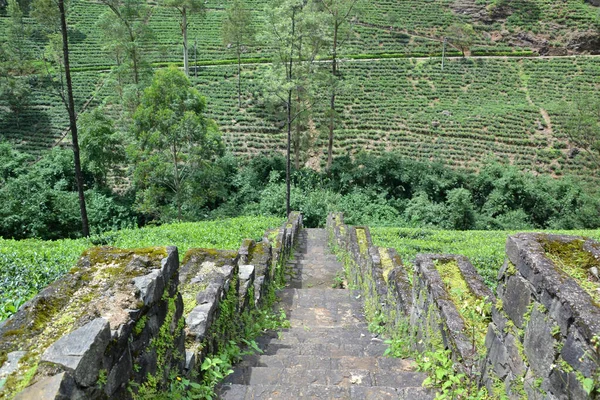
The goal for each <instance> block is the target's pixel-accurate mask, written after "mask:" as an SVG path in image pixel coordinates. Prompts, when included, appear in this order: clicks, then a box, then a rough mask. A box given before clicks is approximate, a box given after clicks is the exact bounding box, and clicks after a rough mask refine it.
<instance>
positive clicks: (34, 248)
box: [0, 217, 281, 320]
mask: <svg viewBox="0 0 600 400" xmlns="http://www.w3.org/2000/svg"><path fill="white" fill-rule="evenodd" d="M280 223H281V219H280V218H268V217H243V218H233V219H225V220H218V221H210V222H197V223H178V224H170V225H163V226H160V227H148V228H142V229H124V230H121V231H112V232H106V233H104V234H102V235H94V236H92V237H91V238H89V239H76V240H72V239H62V240H57V241H44V240H37V239H29V240H8V239H0V287H1V288H2V290H0V320H2V319H4V318H6V317H8V316H9V315H11V314H12V313H14V312H15V311H16V309H17V308H18V307H19V306H20V305H21V304H23V303H24V302H25V301H26V300H28V299H29V298H31V297H32V296H33V295H35V294H36V293H37V292H38V291H40V290H41V289H42V288H44V287H45V286H47V285H48V284H49V283H51V282H53V281H54V280H55V279H57V278H59V277H60V276H61V275H63V274H64V273H66V272H67V271H68V270H69V269H70V268H72V267H73V266H74V265H75V263H76V261H77V258H78V257H79V256H80V255H81V253H82V252H83V251H84V250H85V249H87V248H89V247H91V246H98V245H108V246H114V247H119V248H140V247H150V246H177V247H178V250H179V255H180V257H183V255H184V254H185V252H186V251H187V250H188V249H190V248H194V247H204V248H218V249H231V250H235V249H237V248H238V247H239V245H240V243H241V240H242V239H244V238H253V239H255V240H258V239H260V238H261V237H262V235H263V233H264V231H265V229H268V228H271V227H275V226H277V225H279V224H280Z"/></svg>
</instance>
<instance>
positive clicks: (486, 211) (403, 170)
mask: <svg viewBox="0 0 600 400" xmlns="http://www.w3.org/2000/svg"><path fill="white" fill-rule="evenodd" d="M228 170H229V171H230V173H231V174H232V175H230V178H228V180H230V181H231V182H232V184H231V185H230V186H229V187H228V188H227V190H228V191H229V195H228V196H227V199H223V200H227V201H226V202H224V204H221V205H220V206H219V207H218V208H216V209H215V210H213V211H212V215H238V213H239V214H241V215H244V214H263V215H280V216H283V212H284V209H285V207H284V205H285V184H284V179H283V178H284V160H283V159H282V158H281V157H272V158H266V157H256V158H254V159H252V160H251V162H250V163H248V164H247V165H245V166H244V165H242V166H237V167H229V168H228ZM292 178H293V179H292V183H293V184H292V199H291V202H292V208H293V209H295V210H299V211H301V212H302V213H303V214H304V221H305V225H307V226H323V225H324V223H325V217H326V215H327V213H328V212H331V211H342V212H344V213H345V216H346V220H347V221H348V223H349V224H352V225H361V224H364V225H371V226H381V225H384V226H385V225H387V226H398V225H400V226H413V227H439V228H446V229H549V228H551V229H576V228H579V229H581V228H597V227H599V226H600V199H598V197H597V196H594V195H593V193H594V192H591V191H589V189H586V186H585V185H584V184H582V183H579V182H577V181H576V180H573V179H552V178H549V177H545V176H534V175H532V174H527V173H522V172H520V171H518V170H517V169H516V168H514V167H507V166H502V165H500V164H497V163H489V164H488V165H486V166H485V167H484V168H482V170H481V171H480V172H478V173H466V172H460V171H456V170H452V169H449V168H447V167H446V166H444V165H442V164H435V163H422V162H415V161H411V160H409V159H405V158H402V157H400V156H398V155H396V154H388V155H385V156H381V157H375V156H373V155H370V154H367V153H361V154H359V155H358V156H357V157H356V158H355V159H351V158H350V157H340V158H337V159H334V162H333V165H332V168H331V172H330V174H327V173H325V172H323V173H318V172H315V171H313V170H310V169H302V170H299V171H295V172H294V174H293V177H292Z"/></svg>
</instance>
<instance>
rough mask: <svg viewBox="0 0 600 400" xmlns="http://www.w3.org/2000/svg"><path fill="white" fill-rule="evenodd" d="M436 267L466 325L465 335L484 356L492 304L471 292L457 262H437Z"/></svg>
mask: <svg viewBox="0 0 600 400" xmlns="http://www.w3.org/2000/svg"><path fill="white" fill-rule="evenodd" d="M435 267H436V269H437V271H438V273H439V274H440V277H441V278H442V282H443V283H444V286H445V288H446V292H447V293H448V296H449V297H450V300H452V302H453V303H454V305H455V306H456V309H457V310H458V312H459V314H460V316H461V317H462V319H463V321H464V323H465V334H466V335H467V336H468V337H470V338H472V339H473V340H474V342H475V346H476V348H477V350H478V352H479V353H480V354H484V353H485V350H486V349H485V335H486V333H487V328H488V324H489V323H490V321H491V304H489V303H488V302H487V301H486V299H482V298H479V297H477V296H476V295H475V294H474V293H473V292H472V291H471V289H470V288H469V285H468V284H467V282H466V281H465V279H464V277H463V275H462V273H461V272H460V268H459V267H458V263H457V262H456V260H436V262H435Z"/></svg>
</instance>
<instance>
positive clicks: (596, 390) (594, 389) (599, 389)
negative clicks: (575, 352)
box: [577, 335, 600, 398]
mask: <svg viewBox="0 0 600 400" xmlns="http://www.w3.org/2000/svg"><path fill="white" fill-rule="evenodd" d="M591 344H592V352H591V354H590V353H589V352H586V353H585V354H584V355H583V356H582V357H581V360H580V361H583V359H584V358H589V359H590V360H592V362H593V363H594V364H596V369H595V371H594V372H593V373H592V376H591V377H590V378H586V377H585V376H583V375H582V374H581V373H580V372H578V374H577V379H578V380H579V382H581V386H582V387H583V390H585V392H586V393H587V394H588V395H589V396H591V397H592V398H595V396H600V335H594V337H593V338H592V340H591Z"/></svg>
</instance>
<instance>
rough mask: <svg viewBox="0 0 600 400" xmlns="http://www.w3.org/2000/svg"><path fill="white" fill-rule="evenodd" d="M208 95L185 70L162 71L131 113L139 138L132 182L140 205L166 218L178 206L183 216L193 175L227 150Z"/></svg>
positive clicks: (141, 209) (146, 212)
mask: <svg viewBox="0 0 600 400" xmlns="http://www.w3.org/2000/svg"><path fill="white" fill-rule="evenodd" d="M205 112H206V100H205V99H204V97H202V96H201V95H200V94H199V93H198V91H197V90H196V89H195V88H193V87H192V86H191V84H190V81H189V79H188V78H187V76H185V74H184V73H183V72H181V71H180V70H178V69H177V68H176V67H174V66H172V67H169V68H167V69H162V70H158V71H157V72H156V73H155V74H154V78H153V81H152V84H151V85H150V86H148V87H147V88H146V89H145V90H144V94H143V96H142V99H141V104H140V106H139V107H138V109H137V110H136V112H135V114H134V116H133V122H134V133H135V139H136V143H135V145H134V148H133V150H131V153H132V156H133V165H134V174H133V181H134V184H135V186H136V187H137V189H138V196H137V199H136V202H137V206H138V209H139V210H140V211H142V212H144V213H145V214H150V215H154V216H155V217H156V218H159V219H162V220H168V219H170V218H171V217H170V215H171V209H172V207H173V206H175V209H176V213H175V215H176V218H177V219H178V220H182V219H183V216H184V206H185V205H186V204H189V202H193V197H194V196H199V195H201V193H195V192H194V190H192V187H193V182H192V176H193V175H194V173H195V172H197V171H198V170H200V169H202V168H203V167H204V166H207V165H208V164H209V163H211V162H212V161H214V160H215V158H216V157H217V156H220V155H222V153H223V144H222V141H221V136H220V134H219V132H218V129H217V126H216V124H215V123H214V122H213V121H212V120H210V119H208V118H207V117H206V116H205Z"/></svg>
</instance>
